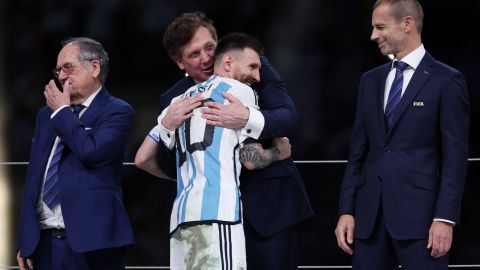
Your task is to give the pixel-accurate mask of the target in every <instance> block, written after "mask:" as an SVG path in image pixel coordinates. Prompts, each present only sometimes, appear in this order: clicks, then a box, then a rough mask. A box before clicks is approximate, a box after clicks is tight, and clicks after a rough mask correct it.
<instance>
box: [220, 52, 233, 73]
mask: <svg viewBox="0 0 480 270" xmlns="http://www.w3.org/2000/svg"><path fill="white" fill-rule="evenodd" d="M222 63H223V69H225V71H226V72H230V71H232V65H233V57H232V55H230V54H225V55H224V56H223V57H222Z"/></svg>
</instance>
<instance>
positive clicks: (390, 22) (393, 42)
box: [370, 4, 407, 59]
mask: <svg viewBox="0 0 480 270" xmlns="http://www.w3.org/2000/svg"><path fill="white" fill-rule="evenodd" d="M403 22H404V20H403V19H401V20H397V19H396V18H395V17H393V16H392V14H391V12H390V7H389V6H388V5H386V4H384V5H380V6H378V7H377V8H375V9H374V10H373V14H372V27H373V30H372V35H371V37H370V39H371V40H372V41H374V42H376V43H377V45H378V48H379V49H380V51H381V52H382V54H383V55H389V54H393V55H394V56H395V57H397V58H399V59H400V58H401V57H398V55H402V52H403V50H404V46H403V44H404V40H405V39H406V38H407V36H406V33H405V31H404V28H403Z"/></svg>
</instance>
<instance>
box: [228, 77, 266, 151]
mask: <svg viewBox="0 0 480 270" xmlns="http://www.w3.org/2000/svg"><path fill="white" fill-rule="evenodd" d="M232 94H233V95H234V96H236V97H237V98H238V99H239V100H240V101H241V102H242V104H243V105H245V106H246V107H247V108H248V110H249V116H248V122H247V124H246V125H245V127H243V128H242V129H240V130H238V131H237V135H238V138H239V140H240V142H243V141H244V140H245V139H246V138H253V139H258V138H259V137H260V134H261V133H262V130H263V126H264V125H265V118H264V117H263V115H262V113H260V111H259V110H258V108H259V107H258V98H257V95H256V93H255V91H254V90H253V89H252V88H251V87H250V86H248V85H246V84H239V85H238V87H235V88H234V89H232Z"/></svg>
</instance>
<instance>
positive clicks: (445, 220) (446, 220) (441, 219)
mask: <svg viewBox="0 0 480 270" xmlns="http://www.w3.org/2000/svg"><path fill="white" fill-rule="evenodd" d="M433 221H441V222H445V223H449V224H451V225H452V226H455V222H453V221H451V220H448V219H443V218H434V219H433Z"/></svg>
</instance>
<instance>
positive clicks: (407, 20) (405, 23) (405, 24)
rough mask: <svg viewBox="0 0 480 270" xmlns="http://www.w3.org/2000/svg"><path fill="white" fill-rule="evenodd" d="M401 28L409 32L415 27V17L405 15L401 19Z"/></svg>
mask: <svg viewBox="0 0 480 270" xmlns="http://www.w3.org/2000/svg"><path fill="white" fill-rule="evenodd" d="M402 28H403V31H405V32H410V31H412V29H414V28H415V19H413V17H412V16H405V17H404V18H403V19H402Z"/></svg>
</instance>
